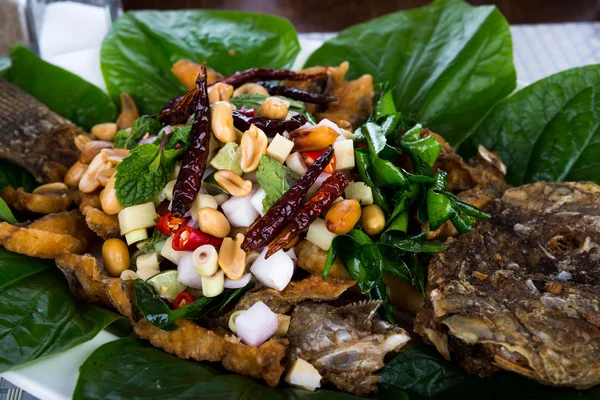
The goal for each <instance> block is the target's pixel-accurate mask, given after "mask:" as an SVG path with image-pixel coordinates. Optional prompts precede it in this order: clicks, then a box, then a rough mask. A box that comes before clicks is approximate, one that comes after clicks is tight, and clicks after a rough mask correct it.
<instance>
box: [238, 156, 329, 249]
mask: <svg viewBox="0 0 600 400" xmlns="http://www.w3.org/2000/svg"><path fill="white" fill-rule="evenodd" d="M332 157H333V148H332V147H330V148H329V149H327V151H325V153H323V155H322V156H321V157H319V158H318V159H317V161H315V162H314V163H313V165H311V166H310V167H309V168H308V170H307V171H306V172H305V173H304V175H302V177H301V178H300V179H299V180H298V182H296V183H295V184H294V186H292V187H291V189H290V190H288V191H287V192H285V193H284V194H283V196H281V198H280V199H279V200H277V201H276V202H275V204H273V205H272V206H271V208H269V210H268V211H267V212H266V213H265V215H264V216H263V217H262V218H261V219H259V220H258V221H257V222H256V223H255V224H254V225H252V227H251V228H250V230H249V231H248V233H247V234H246V238H245V239H244V242H243V243H242V249H243V250H244V251H246V252H249V251H251V250H254V249H258V248H259V247H264V246H266V245H267V244H268V243H269V242H271V240H273V238H274V237H275V236H277V234H278V233H279V231H280V230H281V229H282V228H283V225H284V224H285V223H286V222H287V220H288V218H289V217H291V216H292V214H293V213H294V211H295V210H296V209H297V208H298V207H299V206H300V204H302V201H304V198H305V197H306V194H307V193H308V190H309V189H310V187H311V186H312V185H313V183H315V181H316V180H317V178H318V177H319V175H321V172H323V170H324V169H325V167H326V166H327V164H329V162H330V161H331V158H332Z"/></svg>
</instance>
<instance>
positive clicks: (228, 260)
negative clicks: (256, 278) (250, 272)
mask: <svg viewBox="0 0 600 400" xmlns="http://www.w3.org/2000/svg"><path fill="white" fill-rule="evenodd" d="M243 241H244V235H242V234H241V233H238V234H237V235H235V239H232V238H225V239H223V243H221V248H220V249H219V266H220V267H221V269H222V270H223V272H224V273H225V275H226V276H227V277H228V278H229V279H233V280H235V279H240V278H241V277H242V275H244V272H245V270H246V252H245V251H244V250H242V242H243Z"/></svg>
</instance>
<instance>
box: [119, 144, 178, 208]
mask: <svg viewBox="0 0 600 400" xmlns="http://www.w3.org/2000/svg"><path fill="white" fill-rule="evenodd" d="M169 152H172V153H169ZM159 153H160V148H159V146H158V145H156V144H143V145H141V146H137V147H136V148H134V149H133V150H131V152H130V153H129V155H128V156H127V157H125V159H123V161H121V162H120V163H119V165H117V175H116V179H117V180H116V183H115V190H116V192H117V198H118V199H119V202H120V203H121V205H123V207H129V206H133V205H136V204H140V203H144V202H146V201H148V200H149V199H150V198H151V197H152V196H154V195H156V194H157V193H159V192H160V191H161V190H163V188H164V187H165V184H166V183H167V180H168V179H169V175H170V173H171V172H172V171H173V169H174V168H175V161H174V156H175V155H176V154H177V153H176V152H175V151H174V150H166V151H165V152H164V153H163V154H159ZM157 158H158V164H154V167H152V163H153V162H155V163H156V162H157V161H156V160H157Z"/></svg>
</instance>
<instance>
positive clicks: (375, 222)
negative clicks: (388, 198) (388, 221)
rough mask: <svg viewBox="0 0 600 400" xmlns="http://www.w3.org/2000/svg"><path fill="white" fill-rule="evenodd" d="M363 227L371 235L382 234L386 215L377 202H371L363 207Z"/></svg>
mask: <svg viewBox="0 0 600 400" xmlns="http://www.w3.org/2000/svg"><path fill="white" fill-rule="evenodd" d="M361 221H362V228H363V230H364V231H365V233H366V234H367V235H369V236H375V235H378V234H380V233H381V232H382V231H383V228H385V215H384V214H383V211H382V210H381V208H380V207H379V206H378V205H377V204H369V205H368V206H366V207H365V208H363V209H362V217H361Z"/></svg>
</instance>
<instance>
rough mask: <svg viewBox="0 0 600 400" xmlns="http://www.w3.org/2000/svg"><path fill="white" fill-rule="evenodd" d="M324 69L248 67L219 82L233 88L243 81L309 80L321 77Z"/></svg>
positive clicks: (323, 74)
mask: <svg viewBox="0 0 600 400" xmlns="http://www.w3.org/2000/svg"><path fill="white" fill-rule="evenodd" d="M325 74H326V71H321V72H317V73H314V74H305V73H302V72H297V71H291V70H289V69H269V68H250V69H247V70H245V71H241V72H236V73H235V74H233V75H231V76H228V77H227V78H225V79H221V80H220V81H219V82H221V83H226V84H228V85H231V86H233V87H234V88H236V87H239V86H242V85H243V84H244V83H250V82H258V81H278V80H282V79H283V80H288V81H309V80H314V79H320V78H323V77H324V76H325Z"/></svg>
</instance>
